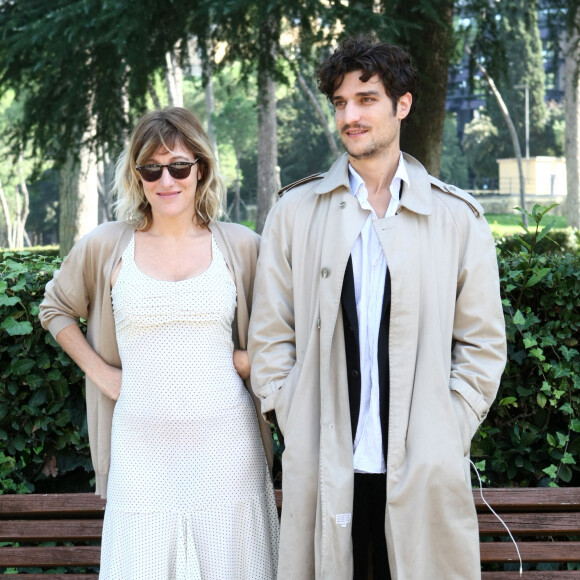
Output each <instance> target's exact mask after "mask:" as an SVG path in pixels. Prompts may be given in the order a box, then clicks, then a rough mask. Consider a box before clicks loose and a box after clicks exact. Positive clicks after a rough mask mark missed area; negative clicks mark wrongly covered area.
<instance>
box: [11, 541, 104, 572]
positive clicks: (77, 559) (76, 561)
mask: <svg viewBox="0 0 580 580" xmlns="http://www.w3.org/2000/svg"><path fill="white" fill-rule="evenodd" d="M100 557H101V547H100V546H51V547H50V548H48V549H47V548H43V547H38V548H36V547H35V548H28V547H25V548H0V566H41V567H50V566H98V565H99V562H100Z"/></svg>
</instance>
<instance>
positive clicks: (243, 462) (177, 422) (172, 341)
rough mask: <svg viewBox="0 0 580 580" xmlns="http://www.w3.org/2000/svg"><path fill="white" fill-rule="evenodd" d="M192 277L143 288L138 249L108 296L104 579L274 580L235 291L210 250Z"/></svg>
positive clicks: (269, 500) (269, 495) (265, 485)
mask: <svg viewBox="0 0 580 580" xmlns="http://www.w3.org/2000/svg"><path fill="white" fill-rule="evenodd" d="M212 253H213V259H212V262H211V264H210V266H209V268H208V269H207V270H206V271H205V272H204V273H203V274H200V275H199V276H196V277H195V278H190V279H187V280H183V281H179V282H169V281H161V280H155V279H153V278H150V277H149V276H147V275H145V274H144V273H143V272H141V271H140V270H139V268H138V267H137V265H136V264H135V261H134V240H133V241H131V243H130V244H129V246H128V247H127V250H126V251H125V253H124V255H123V260H122V265H121V271H120V273H119V277H118V279H117V282H116V283H115V286H114V288H113V290H112V297H113V307H114V314H115V325H116V330H117V342H118V344H119V352H120V355H121V361H122V363H123V383H122V387H121V396H120V397H119V400H118V402H117V405H116V407H115V413H114V416H113V431H112V445H111V470H110V475H109V487H108V490H107V509H106V512H105V523H104V529H103V542H102V548H101V573H100V576H99V578H100V579H102V580H131V579H134V580H147V579H151V580H164V579H166V580H197V579H199V580H214V579H215V580H218V579H219V580H228V579H231V580H237V579H240V580H262V579H263V580H271V579H272V578H275V576H276V567H277V551H278V534H279V531H278V516H277V512H276V502H275V499H274V492H273V488H272V483H271V479H270V475H269V472H268V468H267V465H266V458H265V455H264V449H263V446H262V441H261V438H260V433H259V428H258V422H257V418H256V412H255V408H254V404H253V402H252V399H251V397H250V395H249V393H248V391H247V390H246V388H245V386H244V384H243V382H242V380H241V379H240V377H239V375H238V374H237V372H236V370H235V368H234V366H233V358H232V353H233V343H232V336H231V335H232V333H231V324H232V320H233V317H234V313H235V307H236V288H235V284H234V282H233V280H232V278H231V276H230V274H229V272H228V269H227V265H226V263H225V260H224V258H223V256H222V255H221V253H220V251H219V249H218V247H217V245H216V243H215V241H214V240H212Z"/></svg>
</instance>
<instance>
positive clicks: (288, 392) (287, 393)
mask: <svg viewBox="0 0 580 580" xmlns="http://www.w3.org/2000/svg"><path fill="white" fill-rule="evenodd" d="M301 372H302V364H301V363H299V362H295V363H294V366H293V367H292V370H291V371H290V372H289V373H288V376H287V377H286V380H285V381H284V383H283V384H282V386H281V387H280V388H279V389H278V392H277V393H276V399H275V401H274V410H275V411H276V419H277V421H278V427H280V431H281V432H282V436H284V435H285V433H286V425H287V422H288V416H289V415H290V407H291V406H292V401H293V399H294V393H295V391H296V385H297V384H298V380H299V379H300V375H301Z"/></svg>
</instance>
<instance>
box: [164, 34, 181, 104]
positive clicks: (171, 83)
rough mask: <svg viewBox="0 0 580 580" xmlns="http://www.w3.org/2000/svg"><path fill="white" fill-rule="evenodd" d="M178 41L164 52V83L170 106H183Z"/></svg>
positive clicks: (179, 43)
mask: <svg viewBox="0 0 580 580" xmlns="http://www.w3.org/2000/svg"><path fill="white" fill-rule="evenodd" d="M180 45H181V41H178V42H177V43H176V44H175V46H174V47H173V50H172V51H170V52H166V53H165V84H166V86H167V100H168V102H169V106H170V107H183V86H182V85H183V71H182V70H181V65H180V63H179V47H180Z"/></svg>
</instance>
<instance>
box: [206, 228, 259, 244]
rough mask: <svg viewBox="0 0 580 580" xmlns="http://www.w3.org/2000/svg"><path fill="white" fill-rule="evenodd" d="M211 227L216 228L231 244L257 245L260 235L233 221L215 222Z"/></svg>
mask: <svg viewBox="0 0 580 580" xmlns="http://www.w3.org/2000/svg"><path fill="white" fill-rule="evenodd" d="M212 229H213V230H214V231H215V230H217V231H218V232H220V233H221V234H222V236H223V237H224V238H226V239H227V240H228V242H229V243H230V244H232V245H237V244H250V245H256V246H257V245H259V243H260V236H259V235H258V234H257V233H256V232H254V231H252V230H251V229H250V228H248V227H246V226H244V225H242V224H236V223H233V222H215V223H214V224H213V226H212Z"/></svg>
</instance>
